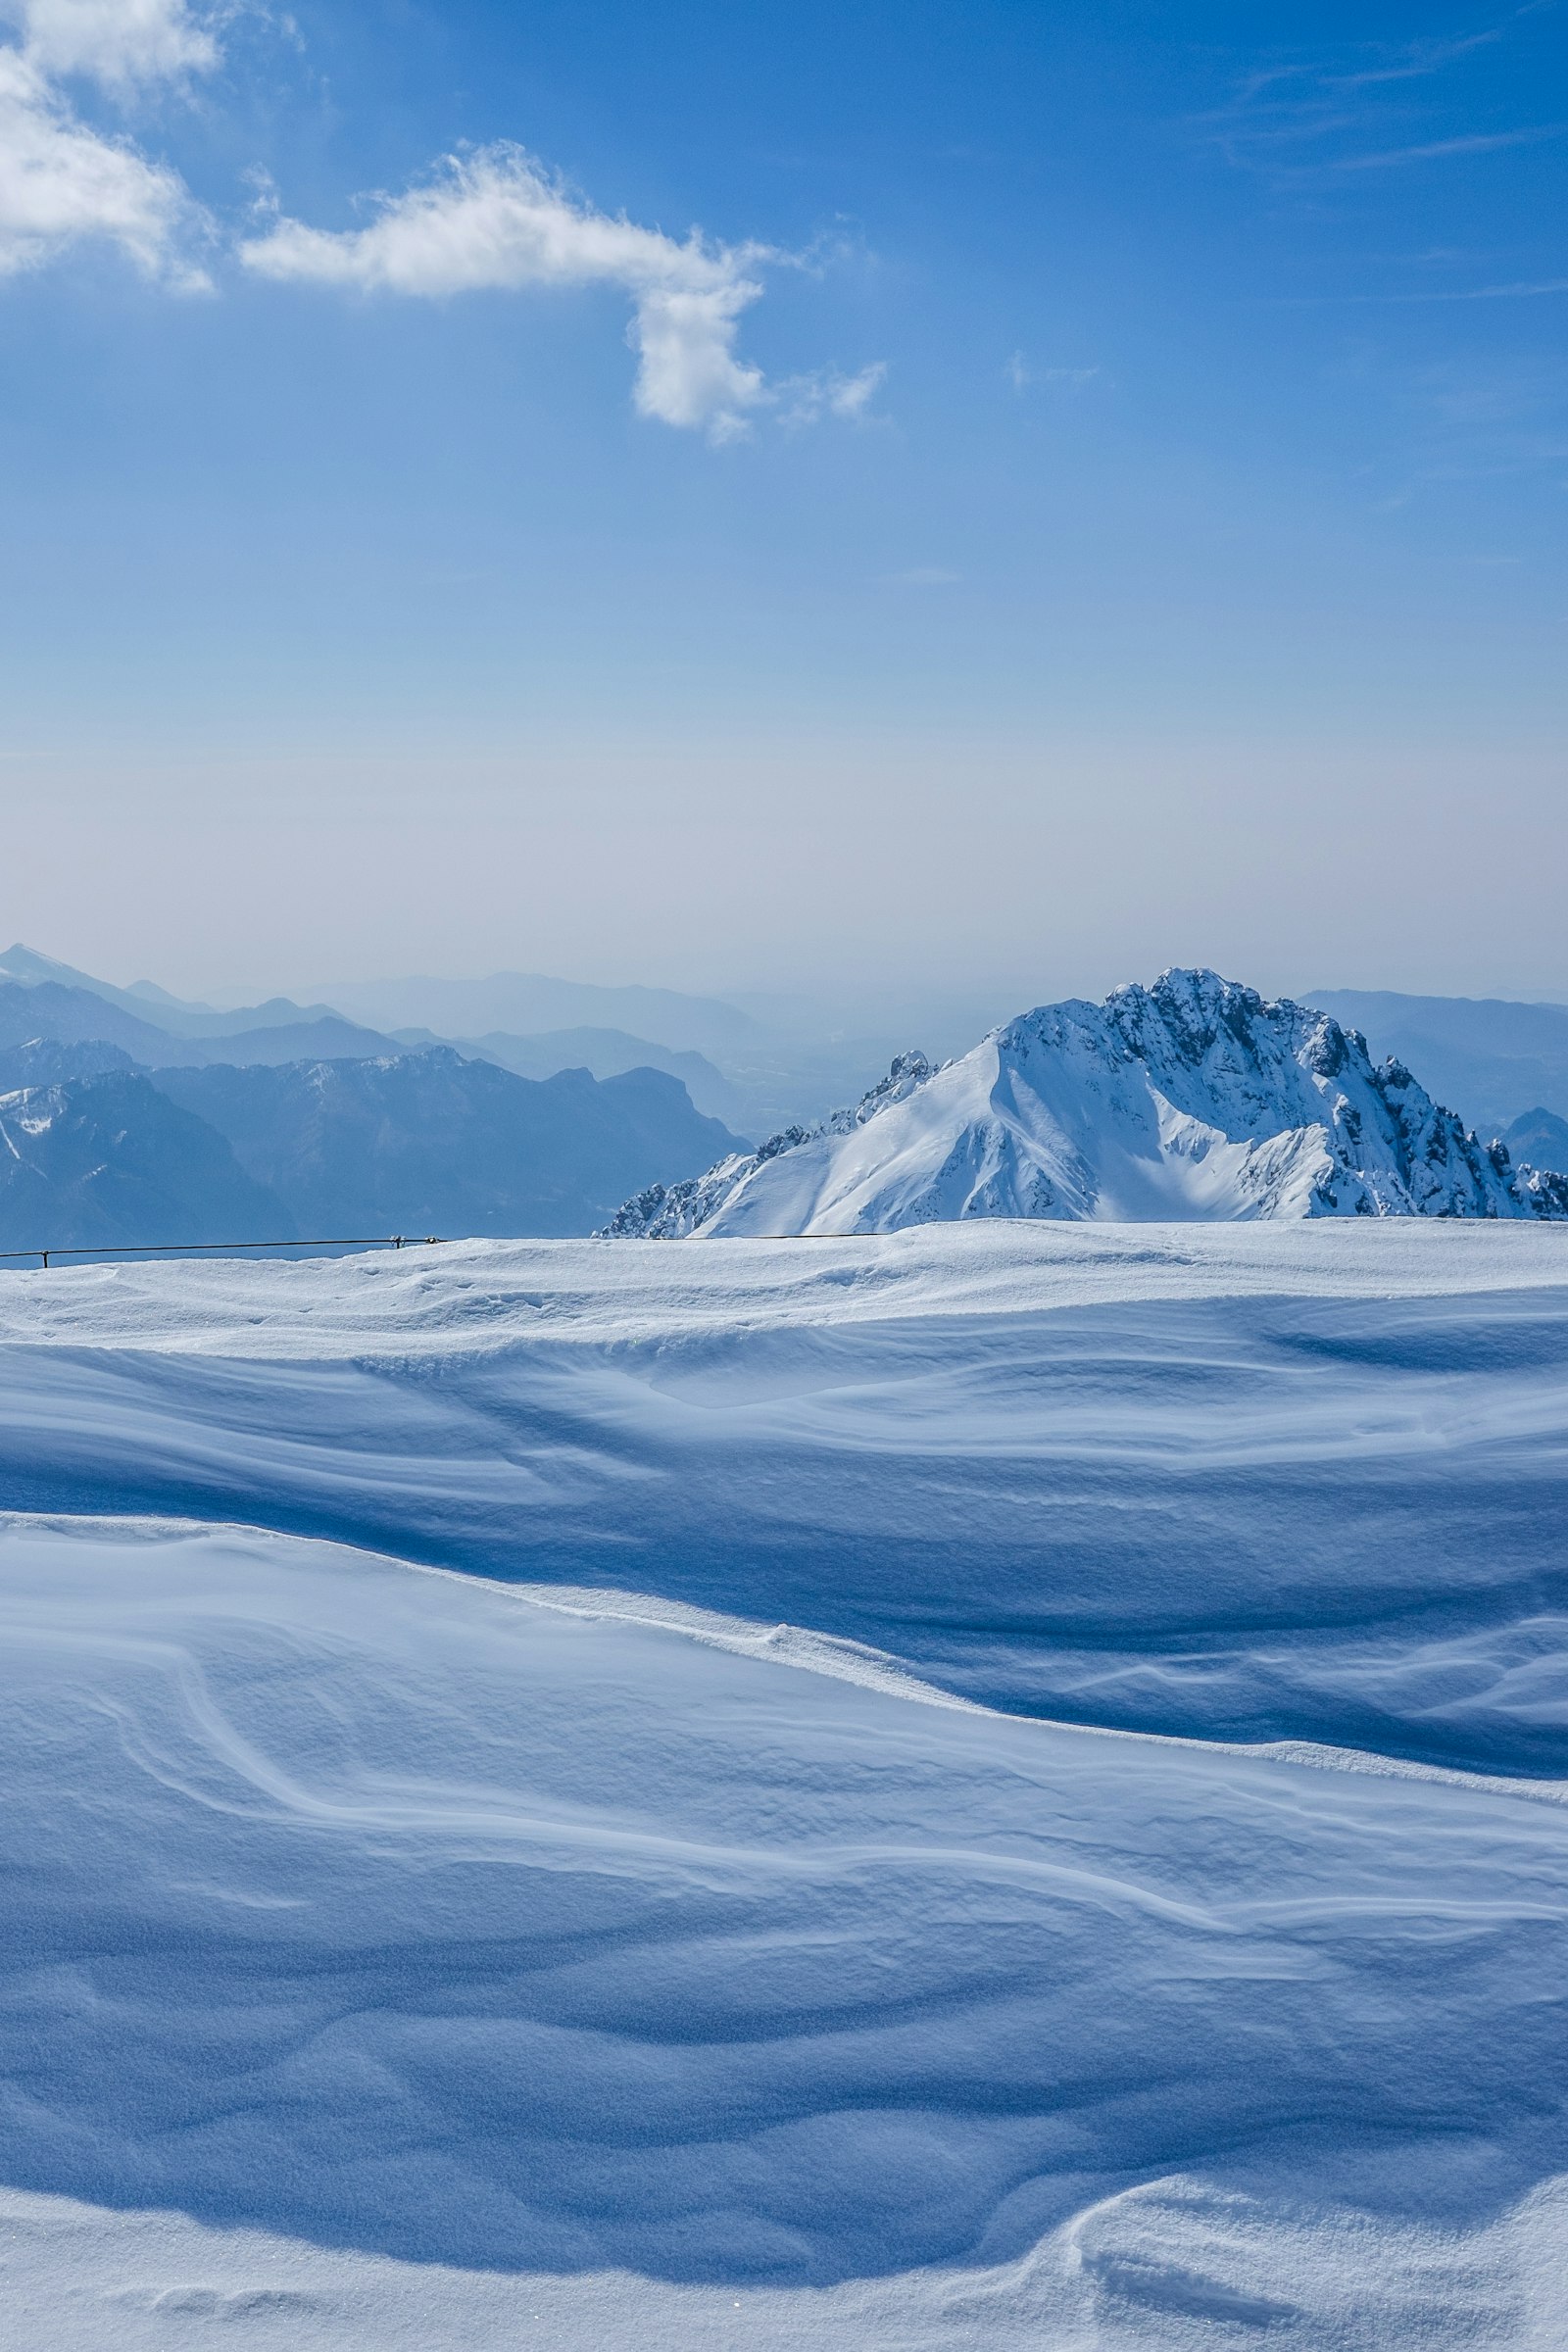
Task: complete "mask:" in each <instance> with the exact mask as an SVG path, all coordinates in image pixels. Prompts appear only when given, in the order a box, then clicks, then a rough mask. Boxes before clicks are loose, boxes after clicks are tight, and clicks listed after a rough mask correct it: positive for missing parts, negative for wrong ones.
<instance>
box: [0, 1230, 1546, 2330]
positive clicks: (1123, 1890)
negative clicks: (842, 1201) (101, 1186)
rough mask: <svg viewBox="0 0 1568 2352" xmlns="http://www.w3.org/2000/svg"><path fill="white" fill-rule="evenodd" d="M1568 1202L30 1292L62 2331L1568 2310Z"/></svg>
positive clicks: (36, 1923) (14, 2144) (3, 1618)
mask: <svg viewBox="0 0 1568 2352" xmlns="http://www.w3.org/2000/svg"><path fill="white" fill-rule="evenodd" d="M1565 1244H1568V1235H1565V1234H1564V1233H1563V1231H1562V1230H1561V1229H1558V1228H1553V1227H1551V1226H1531V1225H1526V1224H1522V1223H1521V1224H1516V1225H1511V1226H1503V1225H1496V1224H1480V1223H1477V1224H1473V1225H1458V1224H1454V1225H1439V1226H1429V1225H1424V1224H1418V1223H1416V1222H1414V1221H1412V1222H1410V1223H1407V1224H1402V1225H1395V1224H1383V1225H1378V1226H1376V1227H1368V1226H1363V1225H1356V1224H1347V1225H1344V1226H1336V1225H1330V1224H1319V1225H1311V1226H1304V1227H1280V1226H1253V1227H1246V1228H1207V1229H1195V1228H1191V1227H1180V1228H1176V1227H1170V1228H1161V1227H1141V1228H1139V1229H1137V1230H1136V1231H1132V1230H1117V1229H1113V1228H1084V1227H1076V1228H1073V1227H1061V1226H1054V1227H1050V1226H1012V1225H1003V1224H992V1225H988V1226H974V1227H964V1228H960V1229H950V1230H948V1231H937V1232H929V1231H927V1232H921V1233H911V1234H901V1235H896V1236H891V1237H887V1238H885V1239H872V1240H865V1241H835V1242H823V1243H820V1244H817V1243H811V1244H807V1243H801V1244H760V1243H758V1244H747V1243H737V1242H730V1243H712V1244H709V1243H704V1242H702V1241H695V1242H692V1243H690V1244H687V1245H684V1246H683V1247H682V1248H681V1249H680V1250H667V1249H664V1248H663V1247H662V1246H660V1245H646V1246H638V1245H628V1244H624V1243H617V1244H585V1243H560V1244H545V1245H503V1244H475V1245H466V1246H464V1247H463V1248H461V1249H454V1250H443V1251H439V1252H434V1251H432V1252H430V1253H428V1254H427V1255H426V1254H422V1253H421V1254H419V1255H418V1256H415V1255H414V1254H412V1253H405V1254H404V1255H402V1256H400V1257H395V1258H391V1257H387V1258H366V1259H358V1260H347V1261H341V1262H339V1263H336V1264H328V1263H323V1262H315V1263H309V1264H298V1265H290V1266H270V1267H259V1266H256V1265H254V1264H235V1263H214V1264H209V1265H203V1266H178V1267H172V1266H160V1267H151V1268H141V1269H137V1270H134V1271H127V1270H123V1269H104V1268H89V1269H80V1270H77V1271H73V1272H67V1273H64V1274H62V1273H60V1272H58V1271H57V1270H55V1269H51V1270H50V1272H49V1273H48V1275H46V1276H45V1275H29V1276H22V1277H18V1276H12V1277H9V1278H7V1279H5V1280H4V1281H0V1354H3V1362H4V1370H5V1375H6V1378H5V1387H4V1396H5V1408H4V1413H3V1416H0V1425H3V1426H0V1445H3V1459H4V1468H5V1493H6V1495H7V1496H8V1498H9V1499H10V1501H11V1502H12V1504H13V1506H14V1507H13V1509H12V1511H11V1513H10V1515H9V1517H8V1518H7V1519H6V1520H5V1521H4V1523H3V1526H0V1696H3V1703H0V1785H3V1786H4V1787H5V1789H6V1791H7V1804H6V1806H5V1807H4V1808H3V1809H0V1851H3V1853H4V1856H5V1862H6V1867H7V1885H8V1887H9V1889H10V1890H11V1892H10V1894H9V1895H8V1902H7V1906H6V1910H5V1914H4V1920H5V1925H4V1934H3V1940H0V1953H3V1964H0V2046H3V2051H4V2057H3V2063H0V2081H3V2082H5V2084H6V2085H7V2088H6V2090H5V2093H4V2095H3V2098H0V2266H3V2267H0V2288H3V2292H4V2295H5V2298H6V2301H7V2306H8V2309H9V2310H10V2311H12V2312H13V2313H15V2314H17V2315H18V2318H17V2321H16V2322H15V2325H16V2327H18V2328H19V2330H20V2335H19V2340H22V2341H25V2343H27V2344H28V2346H29V2347H30V2346H32V2345H37V2346H38V2347H40V2348H41V2352H55V2347H57V2346H67V2345H69V2346H73V2347H79V2346H84V2345H86V2346H97V2345H100V2344H101V2345H104V2346H106V2347H107V2346H110V2345H113V2346H115V2347H116V2348H117V2352H119V2348H120V2347H127V2348H132V2352H134V2348H136V2347H140V2346H144V2345H145V2346H149V2347H151V2346H156V2347H158V2348H159V2352H163V2348H164V2347H176V2348H177V2347H180V2346H184V2345H192V2346H202V2347H204V2348H205V2347H207V2346H210V2345H212V2346H216V2345H219V2344H223V2345H227V2344H233V2343H243V2344H246V2345H253V2344H254V2345H258V2346H268V2347H270V2346H273V2345H276V2346H282V2345H283V2344H285V2343H287V2344H288V2345H289V2346H290V2347H301V2346H303V2347H307V2348H309V2352H316V2347H318V2346H319V2347H323V2348H326V2347H331V2348H334V2352H348V2348H349V2347H353V2348H354V2352H359V2348H360V2347H362V2346H363V2347H366V2348H367V2352H368V2347H370V2346H372V2345H374V2346H382V2345H386V2346H394V2347H395V2346H399V2345H402V2344H408V2345H410V2346H414V2345H417V2346H419V2347H420V2348H421V2352H425V2348H427V2347H432V2346H445V2345H451V2346H453V2347H454V2348H455V2347H457V2346H460V2345H461V2346H463V2347H464V2348H465V2352H489V2348H490V2347H492V2346H494V2347H497V2348H498V2352H499V2347H501V2346H507V2347H511V2346H514V2345H515V2344H519V2343H527V2342H535V2341H536V2342H540V2343H546V2344H550V2345H552V2346H564V2347H568V2352H577V2347H579V2346H580V2347H583V2348H584V2352H586V2347H588V2346H596V2347H598V2346H606V2345H610V2346H619V2345H626V2346H632V2345H636V2346H638V2347H639V2348H641V2347H644V2346H652V2347H662V2346H666V2345H667V2346H669V2347H672V2348H673V2347H676V2346H680V2347H684V2346H687V2345H696V2346H706V2345H710V2344H711V2345H714V2346H718V2345H724V2346H730V2345H738V2344H742V2343H744V2344H748V2345H751V2344H757V2345H762V2346H766V2347H769V2348H772V2347H777V2348H778V2352H785V2347H798V2346H809V2347H813V2348H814V2347H817V2346H824V2347H825V2346H830V2345H832V2346H838V2345H851V2344H853V2345H855V2346H856V2347H857V2348H858V2347H861V2346H871V2347H883V2346H885V2347H887V2348H888V2352H892V2348H893V2347H895V2346H897V2347H906V2346H909V2347H930V2348H931V2352H936V2348H938V2347H941V2348H942V2352H950V2348H951V2352H957V2348H958V2347H965V2348H968V2347H976V2348H979V2347H990V2346H993V2345H1002V2346H1006V2345H1011V2344H1017V2345H1019V2346H1022V2345H1025V2344H1027V2345H1030V2346H1041V2345H1046V2346H1050V2347H1051V2348H1052V2352H1056V2348H1057V2347H1063V2348H1066V2347H1073V2348H1076V2347H1079V2346H1082V2347H1085V2348H1086V2352H1087V2348H1088V2347H1102V2346H1103V2347H1122V2346H1128V2347H1132V2346H1159V2347H1166V2346H1172V2347H1178V2348H1179V2347H1182V2346H1186V2345H1194V2346H1202V2347H1209V2346H1220V2345H1231V2344H1234V2343H1237V2342H1247V2341H1250V2340H1253V2339H1254V2338H1258V2337H1262V2338H1265V2339H1266V2340H1267V2341H1269V2342H1270V2343H1276V2342H1277V2343H1282V2344H1292V2345H1301V2346H1303V2347H1305V2346H1310V2347H1312V2352H1324V2348H1334V2347H1340V2346H1344V2347H1347V2348H1351V2347H1354V2348H1355V2352H1361V2348H1362V2347H1370V2346H1374V2345H1377V2346H1383V2345H1396V2346H1399V2347H1401V2348H1402V2347H1410V2352H1416V2348H1418V2347H1419V2348H1422V2352H1424V2348H1425V2347H1428V2346H1437V2347H1446V2346H1450V2345H1451V2346H1460V2345H1463V2346H1466V2347H1480V2346H1486V2347H1494V2346H1495V2347H1498V2348H1499V2352H1500V2348H1501V2347H1503V2346H1508V2347H1510V2348H1511V2347H1515V2346H1523V2347H1539V2348H1540V2352H1546V2347H1550V2346H1555V2345H1557V2344H1559V2343H1560V2342H1562V2341H1563V2340H1564V2337H1565V2334H1568V2301H1565V2296H1564V2290H1563V2288H1562V2285H1561V2280H1562V2278H1564V2276H1565V2275H1568V2266H1565V2262H1564V2256H1565V2253H1568V2232H1565V2219H1568V2151H1565V2147H1564V2127H1563V2108H1564V2099H1565V2095H1568V2036H1565V2035H1564V2034H1563V2031H1562V2022H1563V2017H1562V2007H1563V1996H1562V1986H1563V1984H1564V1982H1565V1981H1568V1972H1565V1963H1568V1948H1565V1945H1568V1809H1565V1804H1568V1786H1565V1780H1568V1776H1565V1775H1564V1770H1563V1756H1564V1742H1563V1737H1562V1734H1563V1726H1564V1721H1565V1716H1568V1640H1565V1638H1564V1632H1565V1628H1568V1610H1565V1605H1564V1604H1565V1599H1568V1595H1565V1593H1564V1590H1563V1586H1564V1580H1565V1575H1568V1560H1565V1559H1564V1556H1563V1544H1562V1540H1561V1532H1560V1531H1561V1529H1562V1527H1563V1526H1564V1525H1565V1524H1568V1519H1565V1516H1564V1511H1563V1503H1564V1499H1565V1497H1564V1495H1563V1492H1562V1488H1563V1482H1564V1479H1565V1476H1568V1443H1565V1439H1568V1248H1565Z"/></svg>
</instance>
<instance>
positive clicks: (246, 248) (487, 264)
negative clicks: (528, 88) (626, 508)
mask: <svg viewBox="0 0 1568 2352" xmlns="http://www.w3.org/2000/svg"><path fill="white" fill-rule="evenodd" d="M240 258H241V260H242V261H243V262H244V263H245V265H246V266H247V268H249V269H251V270H256V271H257V272H259V273H260V274H261V275H263V276H265V277H270V278H275V279H283V280H289V281H293V282H296V283H299V282H306V283H314V284H317V285H322V286H331V287H337V288H341V289H344V290H347V291H355V292H360V293H366V294H376V293H385V294H398V295H411V296H416V297H423V298H425V299H426V300H430V299H439V298H441V297H444V296H449V295H455V294H465V293H472V292H475V291H478V290H481V289H491V290H497V291H503V292H508V293H523V292H532V291H549V290H552V289H555V290H560V289H564V288H569V287H591V286H609V287H613V288H615V289H617V290H618V291H619V292H620V293H622V294H625V295H627V296H629V297H630V300H631V306H632V315H631V323H630V325H629V327H628V329H627V340H628V341H629V342H630V344H631V346H632V349H633V350H634V351H635V352H636V354H637V363H638V364H637V376H636V384H635V389H634V392H633V400H634V403H635V406H636V408H637V410H638V412H639V413H640V414H641V415H642V416H644V417H658V418H660V419H661V420H662V422H663V423H665V424H672V425H684V426H688V427H699V428H702V429H704V430H706V431H707V432H708V433H709V434H710V436H711V438H712V439H714V440H720V441H722V440H731V439H734V438H736V437H737V436H738V435H740V434H742V433H744V432H745V431H746V429H747V426H748V423H749V421H750V419H751V417H753V416H754V415H755V414H756V413H757V412H758V411H760V410H762V409H766V408H771V407H776V408H778V410H779V413H780V415H781V416H782V417H784V419H785V420H786V421H788V422H792V423H800V422H809V421H812V420H814V419H815V418H816V417H822V416H838V417H851V418H854V417H863V415H864V413H865V411H866V408H867V406H868V404H869V402H870V400H871V397H872V395H873V394H874V392H875V390H876V387H877V385H878V384H879V383H880V381H881V379H882V373H883V370H882V369H881V368H864V369H862V370H861V371H860V373H859V374H858V375H855V376H850V377H843V376H839V375H836V374H828V375H823V376H798V377H792V378H790V379H789V380H788V382H786V383H784V384H781V385H777V386H774V385H770V384H769V383H768V382H767V380H766V378H765V377H764V376H763V374H762V371H761V369H760V368H758V367H756V366H754V365H753V364H752V363H751V362H749V361H746V360H742V359H741V358H740V357H739V356H738V355H737V352H736V348H735V346H736V339H737V334H738V329H739V321H740V318H741V314H742V313H743V312H744V311H746V310H749V309H750V308H751V306H752V304H753V303H755V302H757V301H759V300H760V296H761V293H762V282H761V278H760V275H759V271H760V269H761V267H762V266H763V265H765V264H766V263H768V262H775V263H776V262H780V261H785V260H787V259H788V257H787V256H784V255H781V254H778V253H776V252H774V251H773V250H772V249H770V248H769V247H767V246H763V245H758V244H750V243H749V244H745V245H722V244H714V243H711V242H710V241H709V240H708V239H706V238H704V237H703V236H701V235H700V234H698V233H697V232H696V231H695V230H694V231H693V232H692V234H691V235H690V236H688V237H687V238H685V239H684V240H679V241H678V240H677V239H675V238H673V237H670V236H667V235H665V233H664V232H663V231H662V229H656V228H643V227H640V226H639V225H638V224H637V223H636V222H635V221H628V220H626V219H625V218H624V217H623V216H622V217H619V218H616V217H615V216H613V215H611V214H609V213H603V212H600V211H599V210H598V209H597V207H595V206H594V205H591V204H589V203H587V202H586V201H584V200H583V199H582V198H580V197H578V196H577V195H575V194H573V193H572V191H571V190H569V189H568V188H567V187H565V186H564V183H563V182H562V181H560V180H559V179H557V178H556V177H554V176H553V175H552V174H551V173H550V172H547V171H546V170H545V168H544V167H543V166H542V165H541V164H539V163H538V162H537V161H536V160H535V159H534V158H533V157H532V156H530V155H528V154H527V153H525V151H524V150H523V149H521V148H520V147H515V146H513V145H510V144H506V143H502V144H498V145H495V146H490V147H483V148H480V149H477V150H476V151H474V152H473V153H471V154H467V155H461V156H449V157H448V158H447V159H446V160H445V161H444V162H443V163H442V164H441V165H440V166H439V167H438V169H437V171H436V172H434V174H433V175H432V176H431V177H430V178H429V179H428V180H427V181H425V182H424V183H423V184H422V185H420V186H417V187H414V188H411V189H409V190H407V191H406V192H405V193H404V194H403V195H401V196H384V197H380V198H378V199H376V209H375V213H374V216H373V218H372V219H371V220H369V221H368V222H367V223H366V225H365V226H364V227H363V228H348V229H321V228H312V227H309V226H308V225H307V224H306V223H305V222H303V221H291V220H286V219H285V220H280V221H276V222H275V223H274V224H273V226H271V227H270V229H269V230H268V231H267V232H266V234H265V235H262V236H259V237H255V238H252V239H251V240H250V241H249V242H247V243H245V244H244V245H242V246H241V248H240Z"/></svg>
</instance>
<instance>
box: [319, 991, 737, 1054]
mask: <svg viewBox="0 0 1568 2352" xmlns="http://www.w3.org/2000/svg"><path fill="white" fill-rule="evenodd" d="M326 993H327V994H328V995H329V996H330V998H331V1001H332V1003H333V1005H336V1006H337V1008H338V1009H339V1010H340V1011H347V1012H349V1013H351V1014H353V1015H355V1016H356V1017H357V1018H359V1019H360V1020H363V1021H369V1022H373V1023H374V1024H375V1026H376V1027H377V1028H381V1029H387V1030H394V1029H428V1030H432V1031H434V1032H435V1033H436V1034H437V1035H439V1036H441V1037H448V1038H459V1037H482V1036H484V1035H485V1034H486V1033H487V1032H490V1031H495V1030H501V1031H504V1032H505V1033H506V1034H507V1035H508V1036H510V1037H517V1036H537V1035H539V1034H541V1033H543V1032H548V1031H551V1030H557V1029H583V1028H589V1029H620V1030H625V1031H629V1032H630V1034H631V1035H632V1036H634V1037H645V1038H652V1039H655V1040H657V1041H658V1042H659V1043H660V1044H661V1045H663V1046H668V1047H671V1048H673V1049H675V1050H676V1051H680V1052H696V1053H699V1054H723V1053H724V1052H725V1051H726V1050H734V1049H744V1048H745V1047H746V1046H747V1045H748V1044H750V1043H751V1042H753V1041H754V1040H755V1039H757V1038H759V1037H760V1036H761V1035H762V1034H763V1031H762V1030H761V1028H760V1025H759V1024H758V1022H756V1021H754V1020H753V1019H752V1018H751V1016H750V1015H749V1014H747V1013H744V1012H741V1011H739V1010H738V1009H737V1007H736V1006H735V1005H726V1004H724V1003H723V1002H722V1001H721V1000H720V999H719V998H717V997H688V996H682V995H681V994H680V992H679V991H678V990H676V989H670V988H598V987H595V986H593V985H591V984H590V983H588V982H585V981H579V980H552V979H550V978H549V977H548V976H547V975H546V974H544V973H542V972H495V973H492V975H491V976H490V978H489V979H486V980H434V979H423V980H419V979H416V980H349V981H342V982H334V983H333V985H332V986H331V988H330V989H329V990H328V991H326Z"/></svg>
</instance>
